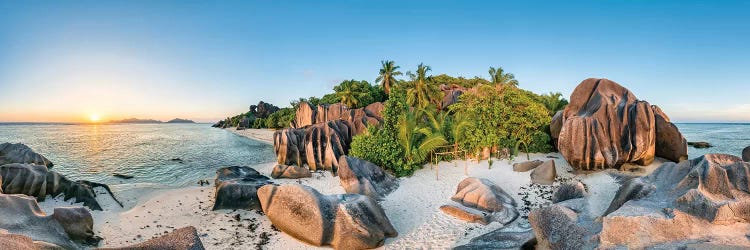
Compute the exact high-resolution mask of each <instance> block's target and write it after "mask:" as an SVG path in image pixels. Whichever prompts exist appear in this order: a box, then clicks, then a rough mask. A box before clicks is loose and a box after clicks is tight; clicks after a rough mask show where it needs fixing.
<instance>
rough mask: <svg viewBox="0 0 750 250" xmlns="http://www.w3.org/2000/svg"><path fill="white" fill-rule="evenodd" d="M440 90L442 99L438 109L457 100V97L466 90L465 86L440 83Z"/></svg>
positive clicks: (446, 106) (445, 107)
mask: <svg viewBox="0 0 750 250" xmlns="http://www.w3.org/2000/svg"><path fill="white" fill-rule="evenodd" d="M440 91H443V100H442V101H441V102H440V109H447V108H448V106H450V105H453V104H454V103H457V102H458V101H459V99H458V98H459V97H460V96H461V95H462V94H463V93H464V92H465V91H466V88H464V87H461V86H458V85H450V86H448V85H445V84H441V85H440Z"/></svg>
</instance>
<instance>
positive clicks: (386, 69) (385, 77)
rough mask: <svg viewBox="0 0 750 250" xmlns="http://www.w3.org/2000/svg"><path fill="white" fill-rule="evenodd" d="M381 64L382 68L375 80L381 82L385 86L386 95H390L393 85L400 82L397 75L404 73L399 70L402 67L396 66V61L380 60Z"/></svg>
mask: <svg viewBox="0 0 750 250" xmlns="http://www.w3.org/2000/svg"><path fill="white" fill-rule="evenodd" d="M380 64H381V65H382V68H380V72H378V78H377V79H375V81H376V82H380V86H381V87H382V88H383V91H385V94H386V95H390V94H391V87H392V86H393V85H394V84H395V83H396V82H398V80H397V79H396V78H395V77H396V76H400V75H401V74H402V73H401V71H398V69H399V68H400V67H399V66H396V63H395V62H394V61H380Z"/></svg>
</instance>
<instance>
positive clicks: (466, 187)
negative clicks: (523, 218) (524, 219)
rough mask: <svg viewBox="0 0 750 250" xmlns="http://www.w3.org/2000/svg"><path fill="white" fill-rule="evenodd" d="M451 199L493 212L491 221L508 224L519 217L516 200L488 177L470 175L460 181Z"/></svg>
mask: <svg viewBox="0 0 750 250" xmlns="http://www.w3.org/2000/svg"><path fill="white" fill-rule="evenodd" d="M451 200H453V201H455V202H458V203H461V204H462V205H464V206H467V207H472V208H476V209H479V210H481V211H485V212H489V213H491V215H490V217H491V219H490V220H491V221H497V222H500V223H502V224H507V223H509V222H511V221H513V220H515V219H516V218H518V211H517V210H516V201H515V200H514V199H513V197H511V196H510V195H508V194H507V193H506V192H505V191H503V190H502V189H501V188H500V187H498V186H496V185H495V184H494V183H492V182H491V181H489V180H487V179H482V178H474V177H469V178H466V179H464V180H462V181H461V182H460V183H458V188H457V190H456V194H455V195H453V197H451Z"/></svg>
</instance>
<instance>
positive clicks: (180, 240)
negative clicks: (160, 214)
mask: <svg viewBox="0 0 750 250" xmlns="http://www.w3.org/2000/svg"><path fill="white" fill-rule="evenodd" d="M100 249H102V250H105V249H106V250H152V249H153V250H156V249H159V250H203V249H205V248H203V242H201V238H200V237H199V236H198V232H197V230H196V229H195V227H193V226H187V227H183V228H180V229H177V230H174V231H172V232H171V233H168V234H165V235H162V236H159V237H158V238H154V239H150V240H147V241H145V242H142V243H139V244H135V245H132V246H126V247H115V248H100Z"/></svg>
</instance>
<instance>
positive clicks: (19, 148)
mask: <svg viewBox="0 0 750 250" xmlns="http://www.w3.org/2000/svg"><path fill="white" fill-rule="evenodd" d="M9 163H30V164H36V165H43V166H46V167H48V168H51V167H52V165H54V164H52V162H51V161H50V160H48V159H47V158H45V157H44V156H42V155H40V154H38V153H36V152H34V150H32V149H31V148H29V147H28V146H26V145H24V144H21V143H7V142H5V143H2V144H0V165H5V164H9Z"/></svg>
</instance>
